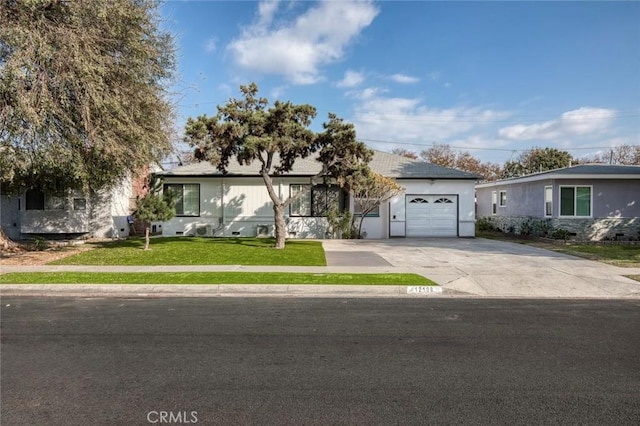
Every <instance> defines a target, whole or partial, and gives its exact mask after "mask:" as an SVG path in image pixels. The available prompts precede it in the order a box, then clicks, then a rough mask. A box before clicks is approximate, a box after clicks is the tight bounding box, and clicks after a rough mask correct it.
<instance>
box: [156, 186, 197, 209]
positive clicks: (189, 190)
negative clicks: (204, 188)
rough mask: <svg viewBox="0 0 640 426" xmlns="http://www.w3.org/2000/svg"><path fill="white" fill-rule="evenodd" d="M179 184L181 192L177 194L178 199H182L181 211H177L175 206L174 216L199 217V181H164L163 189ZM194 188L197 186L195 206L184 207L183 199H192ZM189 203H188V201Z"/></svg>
mask: <svg viewBox="0 0 640 426" xmlns="http://www.w3.org/2000/svg"><path fill="white" fill-rule="evenodd" d="M176 186H180V187H182V190H181V191H182V194H180V195H179V196H178V198H179V199H181V200H182V213H178V209H177V208H176V217H200V203H201V199H200V184H199V183H179V182H175V183H174V182H166V183H165V184H164V186H163V191H166V190H167V188H171V187H176ZM195 188H197V193H198V194H197V202H198V203H197V206H191V205H190V206H189V207H191V208H190V209H185V204H187V203H185V200H188V201H193V198H194V197H193V195H194V192H195ZM189 204H190V203H189Z"/></svg>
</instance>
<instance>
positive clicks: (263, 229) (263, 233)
mask: <svg viewBox="0 0 640 426" xmlns="http://www.w3.org/2000/svg"><path fill="white" fill-rule="evenodd" d="M270 236H271V225H257V226H256V237H258V238H266V237H270Z"/></svg>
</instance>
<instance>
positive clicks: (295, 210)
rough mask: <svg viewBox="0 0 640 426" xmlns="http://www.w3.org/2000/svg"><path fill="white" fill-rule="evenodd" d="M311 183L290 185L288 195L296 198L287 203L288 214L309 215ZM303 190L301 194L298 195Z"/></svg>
mask: <svg viewBox="0 0 640 426" xmlns="http://www.w3.org/2000/svg"><path fill="white" fill-rule="evenodd" d="M310 189H311V185H290V186H289V196H290V197H295V196H298V198H297V199H295V200H293V201H292V202H291V204H290V205H289V216H311V191H310ZM301 192H303V194H302V195H298V194H300V193H301Z"/></svg>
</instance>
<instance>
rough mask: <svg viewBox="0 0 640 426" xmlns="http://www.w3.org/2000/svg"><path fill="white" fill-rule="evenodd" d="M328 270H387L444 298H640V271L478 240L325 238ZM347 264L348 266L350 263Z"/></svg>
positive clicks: (527, 247) (520, 246) (513, 244)
mask: <svg viewBox="0 0 640 426" xmlns="http://www.w3.org/2000/svg"><path fill="white" fill-rule="evenodd" d="M323 246H324V249H325V251H326V253H327V262H328V266H370V267H374V266H388V265H389V266H391V267H393V269H397V270H398V271H410V272H414V273H417V274H420V275H424V276H426V277H428V278H430V279H432V280H433V281H435V282H437V283H438V284H440V285H441V286H443V288H444V290H445V292H446V293H448V294H472V295H479V296H487V297H558V298H561V297H571V298H573V297H598V298H619V297H640V282H637V281H634V280H631V279H629V278H626V277H624V275H640V268H619V267H615V266H611V265H606V264H603V263H600V262H594V261H590V260H586V259H581V258H577V257H573V256H568V255H564V254H561V253H555V252H552V251H548V250H543V249H538V248H535V247H530V246H526V245H522V244H515V243H507V242H502V241H494V240H486V239H482V238H472V239H460V238H424V239H389V240H324V241H323ZM349 263H351V265H349Z"/></svg>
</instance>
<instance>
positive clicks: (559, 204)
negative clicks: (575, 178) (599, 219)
mask: <svg viewBox="0 0 640 426" xmlns="http://www.w3.org/2000/svg"><path fill="white" fill-rule="evenodd" d="M562 188H573V215H563V214H562ZM578 188H589V215H588V216H578V215H577V214H576V211H577V209H578V199H577V197H578V191H577V189H578ZM558 217H562V218H568V219H571V218H575V219H584V218H591V217H593V185H560V186H559V187H558Z"/></svg>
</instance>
